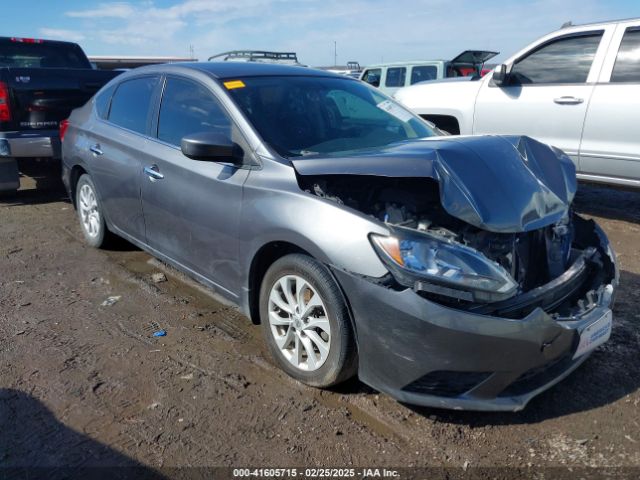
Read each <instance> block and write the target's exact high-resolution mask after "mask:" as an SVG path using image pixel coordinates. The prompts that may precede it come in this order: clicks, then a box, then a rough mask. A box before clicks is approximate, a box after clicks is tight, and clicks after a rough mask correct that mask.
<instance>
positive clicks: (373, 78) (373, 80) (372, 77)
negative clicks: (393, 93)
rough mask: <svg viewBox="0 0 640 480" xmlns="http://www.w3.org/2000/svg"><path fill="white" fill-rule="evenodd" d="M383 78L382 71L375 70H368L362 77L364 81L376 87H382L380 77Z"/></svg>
mask: <svg viewBox="0 0 640 480" xmlns="http://www.w3.org/2000/svg"><path fill="white" fill-rule="evenodd" d="M381 76H382V69H380V68H374V69H371V70H366V71H365V72H364V74H363V75H362V80H363V81H364V82H367V83H368V84H370V85H373V86H374V87H379V86H380V77H381Z"/></svg>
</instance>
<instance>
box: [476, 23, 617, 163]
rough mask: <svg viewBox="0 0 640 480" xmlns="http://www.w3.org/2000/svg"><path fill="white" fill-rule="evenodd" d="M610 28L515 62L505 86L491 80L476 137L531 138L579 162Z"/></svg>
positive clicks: (546, 46)
mask: <svg viewBox="0 0 640 480" xmlns="http://www.w3.org/2000/svg"><path fill="white" fill-rule="evenodd" d="M604 33H605V30H604V29H602V28H601V29H597V30H589V31H586V32H584V31H583V32H580V33H572V34H566V35H561V36H559V37H554V38H552V39H550V40H547V41H545V42H543V43H542V44H539V45H537V46H535V47H534V48H533V49H532V50H530V51H528V52H527V53H525V54H524V55H523V56H521V57H520V58H518V59H517V60H515V62H513V66H512V68H511V72H510V74H509V76H508V81H507V82H506V84H504V85H502V86H496V85H495V84H494V83H493V82H491V81H489V80H485V81H484V83H483V85H482V87H481V88H480V91H479V93H478V96H477V98H476V106H475V115H474V124H473V133H475V134H509V135H528V136H530V137H533V138H536V139H537V140H540V141H542V142H545V143H547V144H550V145H553V146H556V147H559V148H561V149H562V150H564V151H565V153H567V154H568V155H569V156H570V157H571V158H572V159H573V161H574V162H575V163H576V164H577V163H578V149H579V146H580V136H581V133H582V127H583V125H584V119H585V114H586V111H587V105H588V104H589V99H590V98H591V93H592V91H593V88H594V83H593V82H594V81H595V78H597V73H598V71H599V67H600V66H601V64H602V60H601V58H602V56H603V55H604V50H606V46H605V47H604V48H600V45H601V44H602V43H603V42H602V40H603V36H604Z"/></svg>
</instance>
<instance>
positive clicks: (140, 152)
mask: <svg viewBox="0 0 640 480" xmlns="http://www.w3.org/2000/svg"><path fill="white" fill-rule="evenodd" d="M159 82H160V77H159V76H158V75H144V76H141V77H135V78H132V79H129V80H125V81H123V82H121V83H119V84H118V85H117V87H116V89H115V92H113V96H111V97H110V98H109V94H110V92H109V91H106V92H103V94H104V95H99V96H98V98H97V100H98V103H99V104H100V105H99V109H98V110H99V111H98V112H97V113H98V120H97V121H96V122H95V124H94V126H93V128H92V131H91V136H92V139H91V141H90V142H89V143H88V145H87V149H88V150H89V152H87V153H88V155H90V157H91V166H90V167H91V175H92V176H93V178H94V180H95V184H96V188H97V190H98V194H99V195H100V199H101V201H102V204H103V206H104V209H105V214H106V215H107V218H108V219H109V221H110V223H111V227H115V229H116V230H118V231H119V233H121V234H124V235H125V236H127V235H129V236H131V237H133V238H134V239H136V240H139V241H144V236H145V229H144V219H143V217H142V205H141V203H140V182H141V174H142V165H143V162H144V161H145V159H146V157H147V153H146V145H147V143H148V141H147V139H146V137H147V135H148V133H149V128H150V120H151V115H150V112H151V110H152V108H151V107H152V105H153V103H154V101H153V98H154V96H155V95H156V94H157V87H158V86H159ZM101 117H102V118H101Z"/></svg>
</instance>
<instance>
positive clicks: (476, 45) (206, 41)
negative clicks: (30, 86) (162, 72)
mask: <svg viewBox="0 0 640 480" xmlns="http://www.w3.org/2000/svg"><path fill="white" fill-rule="evenodd" d="M2 3H3V8H2V17H3V24H4V25H5V27H4V28H3V32H2V35H6V36H23V37H36V38H50V39H64V40H71V41H75V42H78V43H80V45H81V46H82V47H83V49H84V50H85V52H86V53H87V54H88V55H116V56H117V55H160V56H163V55H175V56H189V54H190V51H191V48H193V52H194V54H195V57H196V58H199V59H200V60H206V59H207V58H208V57H209V56H211V55H213V54H215V53H220V52H223V51H227V50H240V49H254V50H278V51H295V52H297V53H298V58H299V60H300V61H301V62H302V63H305V64H308V65H313V66H320V65H333V64H334V42H335V46H336V50H337V62H338V64H345V63H346V62H347V61H350V60H356V61H359V62H360V64H361V65H367V64H372V63H380V62H391V61H404V60H420V59H422V60H429V59H449V58H452V57H454V56H455V55H456V54H458V53H459V52H461V51H463V50H466V49H480V50H484V49H487V50H494V51H499V52H501V55H500V56H499V57H496V59H495V60H498V61H499V60H502V59H505V58H507V57H509V56H510V55H512V54H513V53H515V52H517V51H518V50H520V49H521V48H523V47H525V46H526V45H527V44H528V43H530V42H532V41H533V40H535V39H536V38H538V37H540V36H541V35H543V34H545V33H548V32H550V31H553V30H556V29H558V28H559V27H560V26H561V25H562V24H563V23H565V22H568V21H572V22H573V23H574V24H578V23H587V22H597V21H604V20H611V19H620V18H629V17H640V1H639V0H608V1H599V0H511V1H508V0H507V1H505V0H502V1H500V0H480V1H478V0H459V1H455V0H449V1H446V0H321V1H317V0H225V1H218V0H143V1H137V2H136V1H129V2H105V1H101V0H65V1H56V0H43V1H40V0H29V1H24V2H18V1H9V0H4V1H3V2H2Z"/></svg>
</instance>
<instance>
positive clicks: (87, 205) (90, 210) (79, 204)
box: [76, 173, 109, 248]
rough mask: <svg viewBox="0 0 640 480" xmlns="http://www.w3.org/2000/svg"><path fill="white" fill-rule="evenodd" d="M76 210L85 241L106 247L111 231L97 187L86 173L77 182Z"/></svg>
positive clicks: (94, 245)
mask: <svg viewBox="0 0 640 480" xmlns="http://www.w3.org/2000/svg"><path fill="white" fill-rule="evenodd" d="M76 211H77V212H78V218H79V220H80V228H81V230H82V234H83V235H84V239H85V241H86V242H87V243H88V244H89V245H91V246H92V247H95V248H101V247H104V246H105V244H106V243H107V240H108V238H109V231H108V230H107V226H106V224H105V222H104V215H103V214H102V206H101V205H100V200H98V195H97V194H96V187H95V185H94V184H93V180H91V177H90V176H89V175H87V174H86V173H85V174H84V175H81V176H80V178H79V179H78V183H77V184H76Z"/></svg>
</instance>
